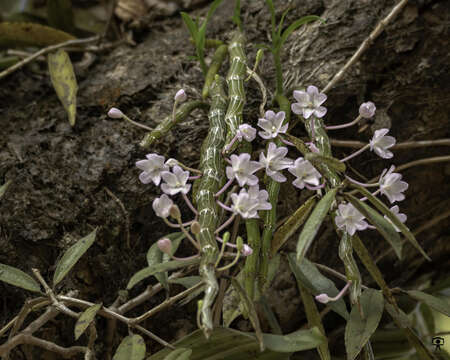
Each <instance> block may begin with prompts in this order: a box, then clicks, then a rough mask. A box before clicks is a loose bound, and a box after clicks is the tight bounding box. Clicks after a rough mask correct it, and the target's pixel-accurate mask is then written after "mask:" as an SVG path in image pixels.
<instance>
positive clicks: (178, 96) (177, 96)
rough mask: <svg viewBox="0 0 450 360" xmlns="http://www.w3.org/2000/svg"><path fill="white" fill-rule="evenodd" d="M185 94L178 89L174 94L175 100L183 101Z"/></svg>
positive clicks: (185, 97)
mask: <svg viewBox="0 0 450 360" xmlns="http://www.w3.org/2000/svg"><path fill="white" fill-rule="evenodd" d="M186 99H187V96H186V93H185V92H184V90H183V89H180V90H178V91H177V93H176V94H175V101H176V102H178V103H182V102H183V101H186Z"/></svg>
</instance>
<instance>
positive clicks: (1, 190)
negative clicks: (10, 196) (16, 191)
mask: <svg viewBox="0 0 450 360" xmlns="http://www.w3.org/2000/svg"><path fill="white" fill-rule="evenodd" d="M11 184H12V180H8V181H7V182H5V183H4V184H3V185H2V186H0V199H1V198H2V197H3V195H5V193H6V190H8V188H9V185H11Z"/></svg>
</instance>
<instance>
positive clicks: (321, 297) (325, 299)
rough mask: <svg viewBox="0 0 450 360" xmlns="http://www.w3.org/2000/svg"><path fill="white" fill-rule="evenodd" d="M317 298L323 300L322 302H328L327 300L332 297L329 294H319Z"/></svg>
mask: <svg viewBox="0 0 450 360" xmlns="http://www.w3.org/2000/svg"><path fill="white" fill-rule="evenodd" d="M316 300H317V301H318V302H321V303H322V304H326V303H327V302H329V301H330V298H329V297H328V295H327V294H319V295H317V296H316Z"/></svg>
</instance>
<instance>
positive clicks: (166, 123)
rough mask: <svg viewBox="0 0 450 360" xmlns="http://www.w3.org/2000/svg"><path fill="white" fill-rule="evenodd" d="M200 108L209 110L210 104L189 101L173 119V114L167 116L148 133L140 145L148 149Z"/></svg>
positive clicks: (179, 109)
mask: <svg viewBox="0 0 450 360" xmlns="http://www.w3.org/2000/svg"><path fill="white" fill-rule="evenodd" d="M198 108H202V109H207V108H208V104H207V103H205V102H203V101H189V102H186V103H184V104H183V105H181V106H180V107H179V108H178V110H177V112H176V114H175V119H173V116H172V114H170V115H169V116H167V117H166V118H165V119H164V120H163V121H162V122H161V123H160V124H159V125H158V126H157V127H156V128H155V129H154V130H153V131H151V132H149V133H147V134H146V135H145V136H144V138H143V139H142V141H141V143H140V144H139V145H140V146H141V147H143V148H144V149H146V148H148V147H149V146H150V145H151V144H153V143H154V142H155V141H156V140H158V139H160V138H162V137H163V136H165V135H166V134H167V133H168V132H169V130H170V129H172V128H173V127H174V126H175V125H177V124H178V123H180V122H181V121H183V120H185V119H186V118H187V117H188V116H189V114H190V113H191V112H192V111H193V110H195V109H198Z"/></svg>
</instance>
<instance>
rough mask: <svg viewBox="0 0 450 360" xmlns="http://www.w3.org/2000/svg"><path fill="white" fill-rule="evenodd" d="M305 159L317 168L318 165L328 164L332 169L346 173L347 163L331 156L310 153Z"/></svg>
mask: <svg viewBox="0 0 450 360" xmlns="http://www.w3.org/2000/svg"><path fill="white" fill-rule="evenodd" d="M305 159H306V160H308V161H310V162H311V163H312V164H313V165H314V166H317V164H319V165H320V164H326V165H328V166H329V167H330V168H331V169H333V170H335V171H338V172H344V171H345V169H346V166H345V163H343V162H340V161H339V160H338V159H336V158H333V157H331V156H325V155H320V154H318V153H313V152H310V153H307V154H306V155H305Z"/></svg>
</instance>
